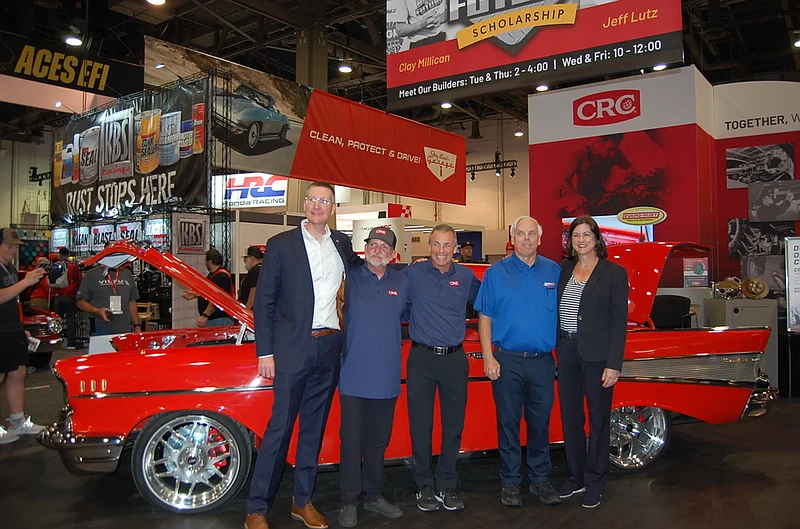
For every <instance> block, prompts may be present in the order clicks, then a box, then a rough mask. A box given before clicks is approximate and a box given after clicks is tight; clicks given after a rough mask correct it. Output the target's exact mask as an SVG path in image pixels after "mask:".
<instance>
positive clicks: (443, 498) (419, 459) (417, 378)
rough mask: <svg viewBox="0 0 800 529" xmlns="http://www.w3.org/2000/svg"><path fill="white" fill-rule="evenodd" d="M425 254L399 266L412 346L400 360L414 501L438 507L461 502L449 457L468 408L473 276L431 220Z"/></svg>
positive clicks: (445, 230) (452, 507)
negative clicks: (438, 433) (438, 432)
mask: <svg viewBox="0 0 800 529" xmlns="http://www.w3.org/2000/svg"><path fill="white" fill-rule="evenodd" d="M428 246H429V247H430V252H431V253H430V256H431V257H430V259H428V260H426V261H424V262H420V263H415V264H413V265H411V266H409V267H408V268H406V275H407V277H408V280H409V283H410V286H411V325H410V328H409V334H410V335H411V351H410V352H409V355H408V365H407V367H406V389H407V391H408V422H409V428H410V431H411V450H412V453H413V456H414V457H413V460H414V481H415V482H416V484H417V488H418V492H417V507H418V508H419V509H420V510H422V511H426V512H428V511H437V510H439V504H441V505H442V506H443V507H444V508H445V509H447V510H448V511H457V510H461V509H463V508H464V500H463V499H461V497H460V496H459V494H458V492H456V485H457V484H458V472H456V459H457V457H458V451H459V450H460V448H461V432H462V430H463V429H464V414H465V411H466V407H467V381H468V374H469V362H468V361H467V357H466V355H465V354H464V348H463V347H462V345H461V344H462V342H463V341H464V334H465V333H466V330H467V326H466V320H465V318H464V315H465V314H466V310H467V303H474V302H475V296H477V294H478V289H479V288H480V284H481V282H480V280H478V278H477V277H475V274H474V273H473V272H472V270H470V269H469V268H467V267H465V266H462V265H459V264H457V263H454V262H453V254H455V251H456V232H455V230H453V228H452V227H451V226H448V225H447V224H440V225H439V226H436V227H435V228H434V229H433V231H432V232H431V235H430V237H429V239H428ZM437 389H438V390H439V405H440V407H441V416H442V449H441V452H440V455H439V461H438V463H437V464H436V472H435V473H434V472H433V471H432V470H431V457H432V446H431V444H432V441H431V432H432V430H433V403H434V399H435V396H436V390H437Z"/></svg>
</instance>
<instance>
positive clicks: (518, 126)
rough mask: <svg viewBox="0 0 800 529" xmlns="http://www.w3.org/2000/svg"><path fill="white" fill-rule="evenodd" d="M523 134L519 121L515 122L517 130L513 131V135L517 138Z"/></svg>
mask: <svg viewBox="0 0 800 529" xmlns="http://www.w3.org/2000/svg"><path fill="white" fill-rule="evenodd" d="M524 135H525V131H524V130H522V126H521V125H520V124H519V122H517V130H516V131H514V136H516V137H517V138H520V137H522V136H524Z"/></svg>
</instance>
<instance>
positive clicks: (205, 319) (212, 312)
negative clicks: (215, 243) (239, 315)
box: [181, 250, 235, 327]
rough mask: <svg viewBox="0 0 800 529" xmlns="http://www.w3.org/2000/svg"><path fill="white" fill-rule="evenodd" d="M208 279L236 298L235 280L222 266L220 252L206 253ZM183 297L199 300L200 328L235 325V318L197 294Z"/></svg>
mask: <svg viewBox="0 0 800 529" xmlns="http://www.w3.org/2000/svg"><path fill="white" fill-rule="evenodd" d="M206 270H208V275H207V276H206V278H207V279H210V280H211V282H212V283H214V284H215V285H217V286H218V287H219V288H221V289H222V290H224V291H225V292H227V293H229V294H230V295H231V297H235V296H234V290H233V278H232V277H231V273H230V272H229V271H228V269H227V268H225V267H224V266H222V254H221V253H219V250H209V251H207V252H206ZM181 297H182V298H183V299H186V300H192V299H196V300H197V310H198V312H199V313H200V316H199V317H198V318H197V326H198V327H229V326H231V325H234V321H233V318H232V317H231V316H229V315H228V314H227V313H225V312H224V311H222V310H220V309H218V308H217V307H216V306H215V305H212V304H211V303H209V302H208V300H206V299H203V298H201V297H200V296H198V295H197V293H196V292H193V291H191V290H187V291H186V292H184V293H183V294H181Z"/></svg>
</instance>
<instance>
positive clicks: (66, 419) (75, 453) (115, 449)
mask: <svg viewBox="0 0 800 529" xmlns="http://www.w3.org/2000/svg"><path fill="white" fill-rule="evenodd" d="M71 415H72V410H71V409H69V407H67V408H65V409H64V410H62V411H61V420H60V421H59V422H58V423H56V424H54V425H52V426H48V427H47V428H45V429H44V430H42V431H41V432H40V433H39V434H38V435H37V436H36V440H37V441H39V444H41V445H42V446H44V447H45V448H49V449H51V450H57V451H58V454H59V455H60V456H61V460H62V461H63V462H64V466H65V467H67V470H69V471H70V472H72V473H73V474H78V475H83V474H110V473H112V472H114V471H116V470H117V465H118V464H119V458H120V454H122V448H123V447H124V445H125V437H123V436H109V437H84V436H81V435H74V434H73V433H72V431H71V429H72V428H71V419H70V416H71Z"/></svg>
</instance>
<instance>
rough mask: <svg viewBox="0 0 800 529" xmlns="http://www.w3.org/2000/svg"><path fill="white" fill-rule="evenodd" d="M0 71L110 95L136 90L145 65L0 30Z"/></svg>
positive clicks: (13, 75)
mask: <svg viewBox="0 0 800 529" xmlns="http://www.w3.org/2000/svg"><path fill="white" fill-rule="evenodd" d="M0 50H2V51H0V57H2V59H0V73H2V74H3V75H10V76H12V77H19V78H21V79H28V80H30V81H37V82H40V83H47V84H50V85H54V86H60V87H64V88H72V89H75V90H80V91H83V92H92V93H94V94H101V95H105V96H109V97H113V98H117V97H120V96H122V95H125V94H130V93H133V92H139V91H141V90H142V88H143V87H144V84H143V83H144V68H142V67H141V66H139V65H137V64H130V63H126V62H121V61H115V60H112V59H107V58H105V57H98V56H96V55H90V54H87V53H82V52H79V51H77V48H68V47H66V46H59V45H55V46H54V45H53V44H51V43H44V42H38V41H35V40H31V39H28V38H25V37H22V36H20V35H15V34H13V33H6V32H4V31H0Z"/></svg>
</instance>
